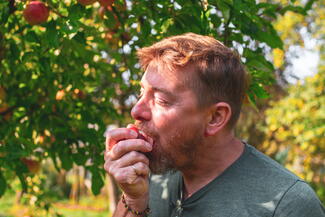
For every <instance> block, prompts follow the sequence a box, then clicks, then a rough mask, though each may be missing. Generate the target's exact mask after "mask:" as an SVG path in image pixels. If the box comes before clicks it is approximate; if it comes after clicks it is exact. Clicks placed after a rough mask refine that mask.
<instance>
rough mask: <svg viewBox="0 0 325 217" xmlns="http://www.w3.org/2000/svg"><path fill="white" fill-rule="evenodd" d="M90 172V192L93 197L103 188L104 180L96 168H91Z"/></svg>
mask: <svg viewBox="0 0 325 217" xmlns="http://www.w3.org/2000/svg"><path fill="white" fill-rule="evenodd" d="M91 172H92V175H91V191H92V192H93V194H94V195H98V194H99V193H100V190H101V189H102V187H103V186H104V180H103V177H102V176H101V174H100V173H99V171H98V169H97V168H95V167H92V169H91Z"/></svg>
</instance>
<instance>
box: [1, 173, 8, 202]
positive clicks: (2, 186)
mask: <svg viewBox="0 0 325 217" xmlns="http://www.w3.org/2000/svg"><path fill="white" fill-rule="evenodd" d="M6 188H7V182H6V179H5V177H4V176H3V174H2V172H1V171H0V198H1V197H2V195H4V193H5V192H6Z"/></svg>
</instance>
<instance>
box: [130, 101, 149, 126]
mask: <svg viewBox="0 0 325 217" xmlns="http://www.w3.org/2000/svg"><path fill="white" fill-rule="evenodd" d="M131 116H132V118H133V119H134V120H138V121H149V120H150V119H151V111H150V107H149V105H148V103H147V102H146V101H145V98H144V97H142V98H141V99H140V100H139V101H138V102H137V103H136V104H135V105H134V106H133V108H132V110H131Z"/></svg>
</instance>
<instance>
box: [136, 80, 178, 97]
mask: <svg viewBox="0 0 325 217" xmlns="http://www.w3.org/2000/svg"><path fill="white" fill-rule="evenodd" d="M140 85H141V87H142V88H143V84H142V83H140ZM150 89H151V90H153V91H154V92H160V93H163V94H165V95H166V96H168V97H171V98H174V97H175V95H174V94H173V93H172V92H170V91H168V90H166V89H164V88H159V87H152V86H150Z"/></svg>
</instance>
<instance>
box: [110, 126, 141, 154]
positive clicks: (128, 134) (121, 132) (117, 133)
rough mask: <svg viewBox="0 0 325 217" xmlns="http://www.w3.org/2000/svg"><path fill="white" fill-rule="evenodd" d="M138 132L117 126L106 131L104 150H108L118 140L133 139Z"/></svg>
mask: <svg viewBox="0 0 325 217" xmlns="http://www.w3.org/2000/svg"><path fill="white" fill-rule="evenodd" d="M137 136H138V134H137V133H136V132H134V131H133V130H130V129H127V128H118V129H113V130H110V131H108V132H107V133H106V150H110V149H111V148H112V147H113V146H114V145H115V144H116V143H117V142H118V141H120V140H123V139H135V138H137Z"/></svg>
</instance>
